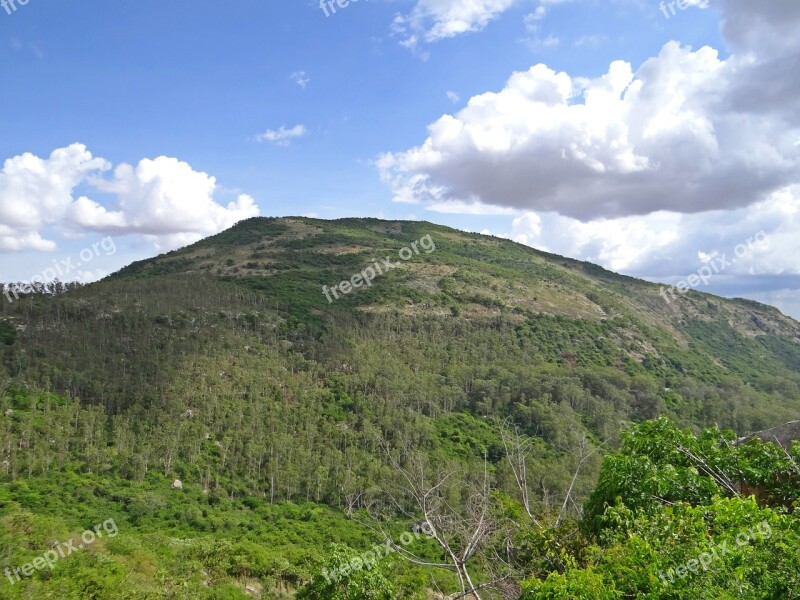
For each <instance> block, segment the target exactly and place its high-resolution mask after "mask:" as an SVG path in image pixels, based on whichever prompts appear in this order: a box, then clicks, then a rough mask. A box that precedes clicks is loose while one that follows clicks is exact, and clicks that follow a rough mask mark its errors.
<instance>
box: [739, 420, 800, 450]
mask: <svg viewBox="0 0 800 600" xmlns="http://www.w3.org/2000/svg"><path fill="white" fill-rule="evenodd" d="M754 437H757V438H759V439H761V440H763V441H765V442H772V443H773V444H778V445H779V446H780V447H781V448H784V449H785V450H788V449H789V448H790V447H791V445H792V442H794V441H795V440H797V441H800V421H791V422H790V423H786V424H785V425H781V426H780V427H775V428H774V429H766V430H764V431H756V432H755V433H751V434H750V435H748V436H745V437H743V438H740V439H738V440H736V442H735V444H736V445H737V446H738V445H740V444H744V443H745V442H747V441H748V440H751V439H753V438H754Z"/></svg>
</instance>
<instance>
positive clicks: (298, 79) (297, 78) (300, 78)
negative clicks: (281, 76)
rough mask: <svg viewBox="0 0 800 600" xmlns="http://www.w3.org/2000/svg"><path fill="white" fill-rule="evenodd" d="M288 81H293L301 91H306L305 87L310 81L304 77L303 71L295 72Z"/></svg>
mask: <svg viewBox="0 0 800 600" xmlns="http://www.w3.org/2000/svg"><path fill="white" fill-rule="evenodd" d="M289 79H291V80H292V81H294V82H295V83H296V84H297V85H299V86H300V87H301V88H303V89H306V86H307V85H308V84H309V82H310V81H311V79H310V78H309V77H307V76H306V72H305V71H295V72H294V73H292V74H291V75H289Z"/></svg>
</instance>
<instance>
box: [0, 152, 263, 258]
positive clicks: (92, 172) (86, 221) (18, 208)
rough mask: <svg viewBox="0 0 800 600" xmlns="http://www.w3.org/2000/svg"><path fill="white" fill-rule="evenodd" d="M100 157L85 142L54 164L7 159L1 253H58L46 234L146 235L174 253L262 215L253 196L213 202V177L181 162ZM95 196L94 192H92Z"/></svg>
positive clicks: (0, 202) (0, 189)
mask: <svg viewBox="0 0 800 600" xmlns="http://www.w3.org/2000/svg"><path fill="white" fill-rule="evenodd" d="M110 170H111V163H109V162H108V161H106V160H105V159H102V158H95V157H93V156H92V154H91V153H90V152H89V151H88V150H87V149H86V147H85V146H83V145H81V144H73V145H71V146H68V147H66V148H59V149H57V150H54V151H53V152H52V154H51V155H50V157H49V158H48V159H42V158H39V157H37V156H35V155H33V154H30V153H25V154H22V155H19V156H15V157H13V158H9V159H8V160H6V161H5V164H4V166H3V170H2V171H0V250H25V249H33V250H54V249H55V248H56V242H55V241H53V240H52V239H46V238H45V237H44V235H46V234H45V233H44V231H45V229H47V228H48V227H57V228H60V230H61V233H66V234H75V233H78V234H81V233H86V232H89V231H92V232H101V233H112V234H115V235H128V234H141V235H144V236H146V237H147V238H148V239H151V240H152V241H153V242H155V244H156V246H157V247H158V248H159V249H172V248H175V247H177V246H179V245H184V244H187V243H191V242H194V241H197V240H199V239H201V238H202V237H205V236H207V235H211V234H214V233H217V232H219V231H222V230H223V229H226V228H228V227H230V226H232V225H233V224H235V223H236V222H237V221H240V220H242V219H245V218H249V217H253V216H257V215H258V214H259V209H258V207H257V206H256V205H255V202H254V201H253V199H252V198H251V197H250V196H247V195H240V196H239V197H238V198H237V199H236V200H235V201H233V202H230V203H228V204H227V205H225V206H223V205H222V204H220V203H219V202H217V201H216V200H215V198H214V194H215V193H216V192H217V191H218V186H217V183H216V180H215V178H214V177H211V176H209V175H208V174H206V173H202V172H198V171H195V170H193V169H192V167H191V166H190V165H188V164H187V163H185V162H181V161H179V160H177V159H175V158H169V157H166V156H161V157H158V158H156V159H153V160H150V159H145V160H142V161H140V162H139V164H138V165H137V166H136V167H133V166H131V165H127V164H121V165H119V166H117V168H116V169H114V171H113V173H112V174H111V176H108V175H107V172H108V171H110ZM79 186H83V187H84V188H86V189H87V190H88V189H92V190H93V192H92V193H101V194H105V195H107V196H109V197H111V198H113V199H114V200H113V201H112V202H111V203H110V204H111V206H110V207H109V206H107V205H104V204H101V203H100V202H98V201H96V200H93V199H91V198H89V197H88V195H81V196H79V197H77V198H75V197H74V196H75V190H76V188H79ZM90 195H92V194H90Z"/></svg>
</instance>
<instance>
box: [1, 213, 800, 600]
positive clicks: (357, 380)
mask: <svg viewBox="0 0 800 600" xmlns="http://www.w3.org/2000/svg"><path fill="white" fill-rule="evenodd" d="M426 235H429V236H431V239H433V240H434V241H435V243H436V250H435V251H434V252H431V253H430V254H425V253H423V254H421V255H419V256H416V257H415V258H413V259H411V260H408V261H405V262H403V263H402V264H401V265H400V266H399V268H397V269H394V270H391V271H388V272H387V273H385V274H384V276H383V277H381V278H380V279H379V280H376V281H375V282H374V283H373V285H372V286H370V287H364V288H362V289H359V290H355V291H354V292H353V293H350V294H347V295H343V296H342V297H341V298H339V299H337V300H336V301H335V302H333V303H331V302H329V301H328V300H327V299H326V297H325V295H324V294H323V293H322V286H324V285H326V284H330V283H331V282H337V281H340V280H345V279H349V278H350V276H351V275H352V274H354V273H358V272H359V271H361V270H362V269H363V268H364V267H365V266H367V265H369V264H372V263H373V262H374V261H375V260H377V259H379V258H382V257H384V256H390V255H394V256H396V255H397V251H398V249H400V248H402V247H404V246H408V245H409V244H411V243H413V242H414V241H415V240H419V239H421V238H422V237H423V236H426ZM60 291H62V290H60ZM62 292H63V293H58V294H53V293H49V292H42V291H37V290H30V293H24V292H23V293H20V298H19V299H18V300H15V301H14V302H5V301H4V302H2V303H0V353H1V355H2V364H3V374H2V380H0V448H2V457H0V458H1V459H2V469H0V477H2V478H3V482H2V483H3V485H2V489H1V490H0V540H2V545H3V548H4V549H5V552H4V555H3V556H4V558H3V565H2V566H0V568H2V569H6V568H10V569H11V573H12V575H11V576H10V577H9V575H7V574H6V576H5V578H4V579H2V580H0V582H2V583H1V584H0V597H2V598H98V599H99V598H113V599H117V598H119V599H123V598H125V599H128V598H131V599H133V598H252V597H260V598H274V599H277V598H294V597H297V598H306V599H331V600H334V599H335V600H356V599H360V598H365V599H387V600H388V599H394V598H419V599H427V598H452V599H455V598H462V597H463V598H478V599H484V600H488V599H500V598H503V599H517V598H520V599H524V600H531V599H540V598H541V599H544V598H601V599H605V598H633V597H647V598H664V599H668V598H670V599H671V598H775V599H779V598H793V597H798V596H797V594H798V592H797V591H796V590H797V589H798V576H800V568H799V567H800V565H799V564H798V560H800V559H798V556H797V552H796V548H797V547H798V535H799V534H800V522H798V518H797V517H798V512H797V508H798V504H797V501H798V498H797V491H798V489H800V486H798V483H800V482H799V481H798V478H800V469H799V468H798V462H797V461H798V459H800V448H799V447H798V446H797V445H795V446H793V447H792V446H786V447H782V446H779V445H777V444H775V443H771V442H762V441H759V440H751V441H749V442H747V443H744V444H738V443H737V440H738V439H739V438H740V437H741V436H744V435H746V434H748V433H751V432H755V431H760V430H764V429H768V428H770V427H775V426H777V425H780V424H782V423H785V422H788V421H792V420H795V419H797V418H798V416H797V415H798V414H800V387H799V386H800V343H798V342H800V324H798V323H797V322H795V321H793V320H791V319H789V318H787V317H784V316H783V315H781V314H780V313H779V312H778V311H777V310H775V309H773V308H770V307H767V306H764V305H760V304H758V303H755V302H751V301H743V300H726V299H722V298H718V297H714V296H710V295H708V294H702V293H698V292H689V293H687V294H685V295H683V296H681V297H680V299H679V301H676V302H673V303H669V304H667V303H665V302H664V301H663V299H662V298H661V297H660V295H659V288H658V286H656V285H653V284H649V283H646V282H643V281H638V280H635V279H632V278H628V277H624V276H620V275H616V274H614V273H610V272H608V271H605V270H603V269H601V268H599V267H596V266H594V265H590V264H588V263H582V262H579V261H574V260H571V259H565V258H562V257H559V256H555V255H551V254H547V253H543V252H539V251H536V250H533V249H531V248H528V247H525V246H521V245H519V244H515V243H513V242H509V241H506V240H501V239H499V238H492V237H489V236H480V235H477V234H468V233H463V232H459V231H456V230H452V229H448V228H446V227H441V226H436V225H431V224H429V223H422V222H387V221H380V220H377V219H343V220H338V221H320V220H315V219H308V218H290V219H261V218H257V219H250V220H247V221H244V222H242V223H240V224H238V225H237V226H235V227H234V228H232V229H230V230H228V231H226V232H223V233H221V234H219V235H217V236H213V237H211V238H208V239H205V240H203V241H202V242H199V243H197V244H195V245H193V246H189V247H187V248H184V249H182V250H179V251H175V252H171V253H168V254H165V255H162V256H159V257H156V258H154V259H151V260H147V261H142V262H140V263H134V264H132V265H130V266H129V267H126V268H125V269H123V270H122V271H120V272H118V273H116V274H114V275H112V276H111V277H109V278H107V279H105V280H103V281H101V282H99V283H96V284H92V285H89V286H80V287H78V286H75V287H72V288H71V289H65V290H63V291H62ZM109 519H113V520H114V523H115V524H116V525H117V527H118V534H117V535H115V536H114V537H113V538H112V537H105V538H103V539H98V540H96V541H95V542H94V543H92V544H91V545H90V546H89V545H87V548H86V549H85V550H81V551H78V552H76V553H74V554H73V555H70V556H68V557H65V558H63V559H62V560H59V561H58V563H57V564H56V565H55V566H54V567H53V568H52V569H51V568H49V567H48V568H44V569H34V570H33V572H32V575H30V576H24V577H21V578H20V579H19V580H17V578H16V576H15V575H14V571H13V569H14V568H20V567H21V566H22V565H26V564H29V563H30V562H31V561H35V559H36V558H37V557H40V556H42V555H44V553H45V552H47V551H48V550H49V549H51V547H52V544H53V542H54V541H56V540H60V541H66V540H68V539H71V536H72V538H75V539H78V538H80V535H81V532H83V531H84V530H86V529H89V528H91V527H92V526H94V525H95V524H99V523H104V522H107V521H108V520H109ZM76 536H77V537H76ZM737 536H740V537H739V538H737ZM745 537H746V538H747V543H743V544H739V540H740V539H741V540H744V538H745ZM376 546H377V547H382V548H384V550H383V551H382V552H378V551H376V550H375V547H376ZM701 557H702V558H701ZM32 564H35V563H32ZM39 564H41V562H40V563H39ZM28 571H31V569H28ZM332 573H335V574H336V575H334V576H331V574H332Z"/></svg>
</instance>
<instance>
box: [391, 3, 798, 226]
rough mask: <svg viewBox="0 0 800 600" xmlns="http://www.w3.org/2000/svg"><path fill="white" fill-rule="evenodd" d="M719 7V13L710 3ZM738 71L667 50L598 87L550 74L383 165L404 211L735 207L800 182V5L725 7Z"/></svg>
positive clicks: (615, 67) (479, 100)
mask: <svg viewBox="0 0 800 600" xmlns="http://www.w3.org/2000/svg"><path fill="white" fill-rule="evenodd" d="M712 6H713V4H712ZM717 7H718V8H719V9H720V10H721V11H722V17H723V18H722V24H723V25H722V26H723V32H724V34H725V39H726V41H727V42H728V44H729V45H730V48H731V50H732V51H733V52H734V53H733V54H732V55H731V56H730V57H728V58H727V59H722V58H720V56H719V54H718V52H717V51H716V50H714V49H712V48H709V47H704V48H700V49H698V50H692V49H690V48H687V47H684V46H682V45H680V44H679V43H678V42H670V43H668V44H666V45H665V46H664V47H663V48H662V50H661V52H660V54H659V55H658V56H656V57H653V58H651V59H649V60H647V61H645V63H644V64H642V65H641V66H640V67H639V68H638V69H637V70H636V71H634V69H633V67H632V65H630V64H629V63H627V62H624V61H616V62H614V63H612V64H611V65H610V66H609V68H608V70H607V72H606V73H605V74H604V75H601V76H599V77H596V78H593V79H586V78H581V77H573V76H570V75H569V74H567V73H564V72H556V71H554V70H553V69H550V68H549V67H547V66H546V65H544V64H539V65H535V66H533V67H531V68H530V69H529V70H528V71H525V72H518V73H514V74H513V75H512V76H511V77H510V78H509V80H508V82H507V84H506V86H505V88H504V89H502V90H501V91H499V92H487V93H484V94H481V95H479V96H475V97H473V98H472V99H470V101H469V102H468V104H467V106H466V107H465V108H464V109H462V110H461V111H459V112H457V113H456V114H454V115H444V116H442V117H441V118H440V119H439V120H438V121H436V122H435V123H433V124H432V125H430V126H429V131H428V137H427V139H426V140H425V141H424V142H423V143H422V144H420V145H419V146H417V147H414V148H411V149H409V150H407V151H405V152H398V153H387V154H385V155H383V156H381V157H380V159H379V161H378V165H379V167H380V171H381V175H382V177H383V179H384V180H385V181H387V182H388V183H389V184H390V185H391V186H392V188H393V190H394V193H395V200H397V201H400V202H412V203H420V204H427V205H433V206H437V205H441V204H442V203H449V204H452V203H453V202H465V203H468V204H472V203H475V202H480V203H485V204H491V205H496V206H504V207H510V208H514V209H519V210H532V211H537V212H547V211H552V212H556V213H559V214H561V215H563V216H568V217H572V218H576V219H580V220H583V221H591V220H595V219H601V218H618V217H624V216H630V215H646V214H650V213H654V212H658V211H673V212H678V213H692V212H702V211H707V210H713V209H719V208H728V209H736V208H740V207H744V206H747V205H749V204H752V203H754V202H759V201H762V200H764V199H766V198H768V197H769V196H770V195H771V194H772V193H774V192H775V191H776V190H779V189H781V188H784V187H786V186H788V185H791V184H793V183H798V182H800V149H798V146H797V145H795V142H796V140H797V139H798V137H800V119H799V117H800V103H798V100H797V98H798V97H800V95H798V92H800V80H798V78H796V77H787V74H789V73H796V72H800V16H799V15H800V3H796V2H791V3H789V2H784V1H781V0H766V1H765V2H758V3H748V2H747V1H746V0H724V1H721V2H719V3H718V4H717Z"/></svg>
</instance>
